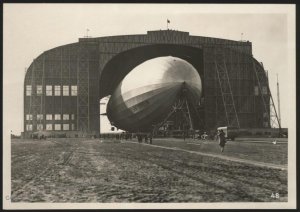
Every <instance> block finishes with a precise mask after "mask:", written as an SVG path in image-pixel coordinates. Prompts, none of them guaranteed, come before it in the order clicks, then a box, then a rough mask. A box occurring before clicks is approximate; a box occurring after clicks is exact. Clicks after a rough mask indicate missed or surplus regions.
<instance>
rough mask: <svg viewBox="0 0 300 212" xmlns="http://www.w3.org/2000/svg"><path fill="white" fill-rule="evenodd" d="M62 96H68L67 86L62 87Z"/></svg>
mask: <svg viewBox="0 0 300 212" xmlns="http://www.w3.org/2000/svg"><path fill="white" fill-rule="evenodd" d="M63 96H69V86H68V85H64V86H63Z"/></svg>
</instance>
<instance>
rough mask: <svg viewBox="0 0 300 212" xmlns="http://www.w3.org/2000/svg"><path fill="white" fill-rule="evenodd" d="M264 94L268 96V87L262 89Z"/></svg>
mask: <svg viewBox="0 0 300 212" xmlns="http://www.w3.org/2000/svg"><path fill="white" fill-rule="evenodd" d="M262 93H263V94H268V88H267V86H263V87H262Z"/></svg>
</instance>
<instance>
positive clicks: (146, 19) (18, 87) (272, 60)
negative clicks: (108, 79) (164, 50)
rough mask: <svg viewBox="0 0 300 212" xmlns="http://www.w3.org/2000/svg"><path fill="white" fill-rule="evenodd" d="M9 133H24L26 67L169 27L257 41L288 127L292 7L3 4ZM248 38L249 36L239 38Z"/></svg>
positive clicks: (292, 79)
mask: <svg viewBox="0 0 300 212" xmlns="http://www.w3.org/2000/svg"><path fill="white" fill-rule="evenodd" d="M3 10H4V14H3V22H4V26H3V47H4V55H3V56H4V58H3V80H4V81H3V87H4V92H3V94H4V95H3V98H4V101H3V106H4V108H3V109H4V112H3V114H4V119H3V121H4V131H8V132H11V131H12V132H13V133H14V134H20V132H21V131H22V130H23V83H24V76H25V68H26V67H29V65H30V64H31V62H32V61H33V59H34V58H36V57H38V56H39V55H40V54H42V53H43V52H44V51H46V50H48V49H51V48H54V47H57V46H60V45H64V44H68V43H74V42H77V41H78V38H81V37H84V36H85V34H86V29H89V30H90V31H89V36H92V37H102V36H113V35H126V34H129V35H130V34H146V33H147V31H150V30H160V29H162V30H163V29H166V28H167V19H169V20H170V22H171V23H170V24H169V28H170V29H174V30H179V31H186V32H189V33H190V35H197V36H208V37H215V38H224V39H231V40H241V39H243V40H249V41H250V42H252V49H253V56H254V57H255V58H256V59H257V60H258V61H260V62H263V64H264V67H265V69H266V70H268V74H269V81H270V89H271V92H272V95H273V99H274V101H275V105H276V107H277V93H276V74H278V77H279V84H280V101H281V104H280V109H281V119H282V126H283V127H289V126H290V124H291V123H293V121H291V119H293V116H294V118H295V97H296V95H295V83H296V78H295V41H294V40H295V29H294V20H295V18H294V16H293V12H294V8H293V6H292V5H243V6H241V5H201V4H198V5H193V4H180V5H176V4H168V5H165V4H159V5H158V4H127V5H126V4H4V9H3ZM241 33H243V37H241Z"/></svg>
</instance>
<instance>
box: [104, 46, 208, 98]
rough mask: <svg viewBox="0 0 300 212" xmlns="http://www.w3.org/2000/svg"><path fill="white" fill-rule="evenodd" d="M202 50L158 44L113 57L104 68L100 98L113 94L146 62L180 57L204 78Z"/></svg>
mask: <svg viewBox="0 0 300 212" xmlns="http://www.w3.org/2000/svg"><path fill="white" fill-rule="evenodd" d="M202 55H203V54H202V49H199V48H195V47H190V46H184V45H174V44H156V45H149V46H143V47H138V48H134V49H131V50H128V51H125V52H122V53H120V54H118V55H116V56H115V57H113V58H112V59H111V60H110V61H109V62H108V63H107V64H106V66H105V67H104V69H103V71H102V73H101V76H100V83H99V84H100V91H99V93H100V98H102V97H104V96H107V95H110V94H112V92H113V90H114V88H116V87H117V86H118V84H119V83H120V82H121V81H122V79H123V78H124V77H125V76H126V75H127V74H128V73H129V72H130V71H131V70H132V69H133V68H134V67H136V66H137V65H139V64H141V63H143V62H145V61H146V60H149V59H152V58H155V57H161V56H174V57H179V58H182V59H184V60H186V61H187V62H189V63H190V64H192V65H193V66H194V67H195V68H196V69H197V71H198V72H199V74H200V77H202V76H203V56H202Z"/></svg>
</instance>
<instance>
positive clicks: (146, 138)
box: [145, 134, 148, 144]
mask: <svg viewBox="0 0 300 212" xmlns="http://www.w3.org/2000/svg"><path fill="white" fill-rule="evenodd" d="M145 143H146V144H147V143H148V135H147V134H145Z"/></svg>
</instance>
